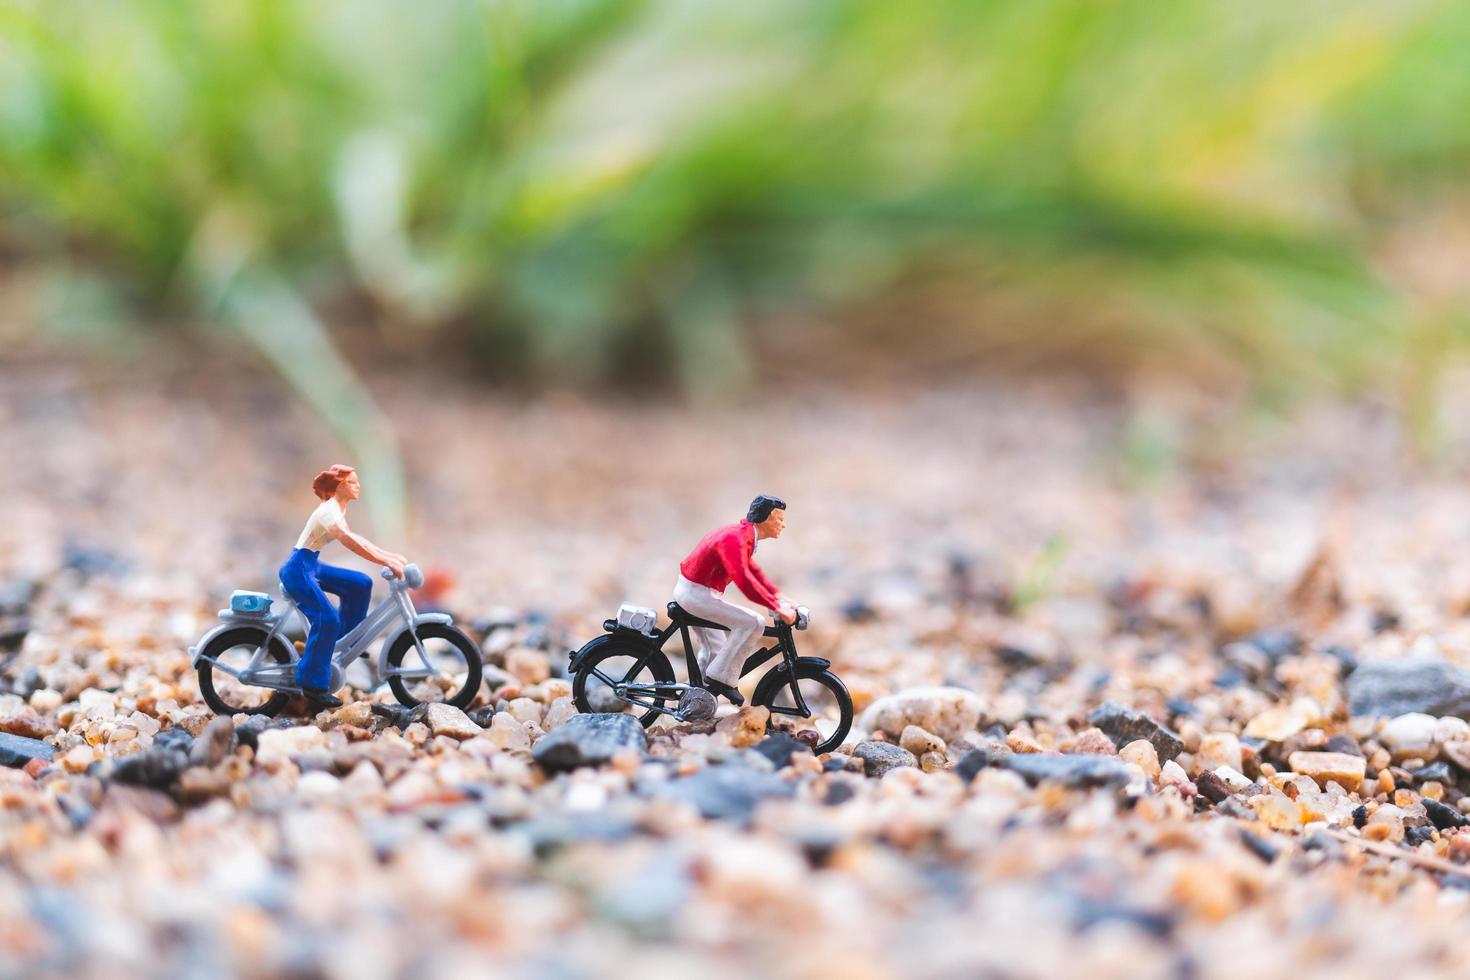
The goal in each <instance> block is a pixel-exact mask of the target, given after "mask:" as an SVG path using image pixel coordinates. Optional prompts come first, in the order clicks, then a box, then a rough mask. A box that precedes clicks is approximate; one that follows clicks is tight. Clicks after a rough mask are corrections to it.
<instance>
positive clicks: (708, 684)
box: [704, 678, 745, 708]
mask: <svg viewBox="0 0 1470 980" xmlns="http://www.w3.org/2000/svg"><path fill="white" fill-rule="evenodd" d="M704 689H705V690H706V691H708V692H710V693H711V694H714V695H717V696H719V697H723V698H724V699H725V700H726V701H729V702H730V703H731V704H733V705H735V706H736V707H737V708H738V707H740V706H741V705H742V704H744V703H745V695H743V694H741V693H740V692H739V691H737V690H735V688H733V687H731V686H730V685H729V684H725V683H722V682H720V681H717V680H714V679H713V678H708V679H706V680H705V682H704Z"/></svg>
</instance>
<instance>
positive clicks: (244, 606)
mask: <svg viewBox="0 0 1470 980" xmlns="http://www.w3.org/2000/svg"><path fill="white" fill-rule="evenodd" d="M270 609H271V597H270V596H268V595H266V594H265V593H264V592H246V591H245V590H243V589H237V590H235V591H234V592H232V593H230V611H231V612H235V613H242V614H244V615H246V616H264V615H265V614H266V613H268V612H270Z"/></svg>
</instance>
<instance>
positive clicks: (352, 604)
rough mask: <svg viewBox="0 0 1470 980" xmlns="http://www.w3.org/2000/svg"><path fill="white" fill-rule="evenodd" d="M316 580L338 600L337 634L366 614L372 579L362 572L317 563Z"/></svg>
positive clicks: (350, 630) (369, 601)
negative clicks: (339, 620) (338, 623)
mask: <svg viewBox="0 0 1470 980" xmlns="http://www.w3.org/2000/svg"><path fill="white" fill-rule="evenodd" d="M316 580H317V582H318V583H319V584H320V585H321V587H322V591H324V592H330V593H332V595H334V596H336V597H337V598H338V599H339V600H340V601H339V603H338V606H339V608H338V610H337V612H338V616H339V617H340V619H341V625H340V626H339V628H338V629H339V632H338V634H337V635H338V636H344V635H346V634H348V633H350V632H352V631H353V630H354V629H356V628H357V624H358V623H361V622H362V621H363V619H364V618H365V617H366V616H367V611H368V604H369V603H371V602H372V599H373V580H372V579H370V578H368V577H367V576H366V575H364V574H363V573H362V572H357V571H353V570H352V569H350V568H338V567H337V566H336V565H318V566H317V576H316Z"/></svg>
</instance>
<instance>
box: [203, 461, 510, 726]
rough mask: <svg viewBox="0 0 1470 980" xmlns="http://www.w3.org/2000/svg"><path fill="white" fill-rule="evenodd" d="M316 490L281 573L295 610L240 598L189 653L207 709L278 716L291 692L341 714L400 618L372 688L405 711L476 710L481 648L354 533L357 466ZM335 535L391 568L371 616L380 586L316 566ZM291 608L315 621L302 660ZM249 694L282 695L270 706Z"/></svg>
mask: <svg viewBox="0 0 1470 980" xmlns="http://www.w3.org/2000/svg"><path fill="white" fill-rule="evenodd" d="M312 491H313V492H314V493H315V494H316V495H317V497H318V498H319V499H320V500H321V501H322V502H321V504H320V505H319V506H318V507H317V509H316V510H315V511H314V512H313V513H312V515H311V517H310V519H308V520H307V522H306V527H305V529H303V530H302V532H301V537H300V538H299V539H298V540H297V542H296V548H295V549H294V550H293V551H292V552H291V557H290V558H288V559H287V560H286V563H285V564H284V565H282V566H281V572H280V576H281V591H282V594H283V596H284V597H285V599H286V602H285V603H284V605H285V606H286V607H287V608H285V609H283V611H282V612H281V613H280V614H279V615H277V616H271V615H270V606H271V598H270V597H269V596H267V595H265V594H264V593H258V592H236V593H235V594H234V595H233V596H231V603H230V606H231V607H230V609H228V610H222V611H221V612H220V619H221V620H223V622H222V623H221V624H220V625H219V626H216V627H215V628H214V629H213V630H211V631H210V632H209V633H207V634H206V635H205V636H204V637H203V639H201V640H200V641H199V643H198V644H197V645H196V646H194V647H192V648H191V650H190V652H191V654H192V655H193V663H194V666H195V668H196V670H197V671H198V674H199V690H200V693H201V694H203V696H204V700H205V702H206V703H208V704H209V706H210V707H211V708H213V709H214V710H215V711H217V712H219V713H220V714H239V713H249V714H266V715H273V714H276V713H277V712H278V711H280V710H281V708H282V707H284V706H285V703H286V701H287V700H288V698H289V697H290V695H292V694H298V695H301V696H303V697H305V698H306V699H307V700H308V701H311V702H312V703H314V704H317V705H320V706H322V707H328V708H331V707H339V706H340V705H341V704H342V701H341V700H340V699H339V698H337V697H335V696H334V695H333V693H332V692H334V691H337V690H340V689H341V687H342V685H343V684H344V683H345V682H346V668H347V666H348V665H350V664H351V663H352V662H353V661H354V660H356V659H357V658H359V657H365V656H366V655H367V648H368V647H369V646H370V645H371V644H372V643H373V641H374V640H376V639H377V638H378V636H379V635H381V634H382V633H383V632H384V630H386V629H387V628H388V627H389V626H390V624H392V623H393V622H394V621H395V620H397V621H398V623H399V629H398V631H397V632H396V633H395V634H394V636H393V637H392V639H391V640H389V641H388V642H387V643H385V644H384V645H383V647H382V650H381V652H380V654H379V658H378V662H377V663H376V664H375V665H374V664H371V663H370V664H369V670H370V672H371V688H372V689H374V690H376V689H377V688H378V687H379V686H381V684H382V683H383V681H385V680H386V681H387V683H388V685H389V687H391V688H392V690H393V693H394V695H395V696H396V697H397V698H398V700H399V701H401V702H403V703H404V704H406V705H416V704H420V703H422V702H424V701H431V700H432V701H437V700H444V701H447V702H448V703H450V704H453V705H455V706H456V707H465V706H466V705H468V704H469V703H470V701H472V700H473V699H474V697H475V694H476V693H477V692H478V690H479V686H480V675H481V658H480V650H479V647H478V646H476V644H475V642H474V640H472V639H470V638H469V637H468V636H467V635H465V633H464V632H462V631H461V630H459V629H457V628H456V627H454V626H453V625H452V620H451V618H450V617H449V616H448V615H445V614H443V613H422V614H421V613H418V612H416V611H415V609H414V607H413V602H412V600H411V599H410V598H409V595H408V590H409V589H413V588H418V587H419V586H421V585H422V584H423V575H422V574H421V573H420V572H419V570H418V568H417V567H416V566H414V565H410V564H408V562H407V559H405V558H404V557H403V556H402V555H399V554H395V553H393V552H389V551H384V550H383V549H381V548H379V547H377V546H376V545H374V544H373V543H372V542H370V541H368V540H367V539H366V538H364V537H362V536H361V535H358V534H355V533H353V532H352V531H351V530H349V529H348V527H347V521H346V516H345V509H346V505H347V504H348V503H349V502H351V501H353V500H356V499H357V498H358V496H359V495H360V494H361V492H362V490H361V486H360V484H359V483H358V479H357V474H356V472H355V471H354V470H353V469H352V467H350V466H333V467H330V468H329V469H326V470H323V471H322V472H321V473H319V474H317V477H316V479H315V480H314V481H312ZM333 538H336V539H337V540H338V541H341V542H342V543H343V544H344V545H345V546H346V547H347V548H348V549H349V550H351V551H353V552H356V553H357V554H359V555H361V556H362V557H364V558H367V559H368V560H370V561H374V562H377V563H378V564H381V565H384V566H386V567H385V568H384V570H383V578H385V579H387V581H388V583H389V595H388V597H387V598H386V599H384V600H383V601H382V602H381V603H379V604H378V606H377V607H376V608H374V609H373V610H372V611H371V612H369V610H368V603H369V602H370V601H371V599H372V588H373V584H372V579H370V578H368V577H367V576H366V575H364V574H363V573H361V572H356V571H352V570H350V569H346V568H337V567H335V566H332V565H327V564H323V563H321V562H320V561H318V558H319V556H320V553H321V547H322V545H324V544H326V543H327V542H328V541H330V540H332V539H333ZM328 592H330V593H332V594H334V595H337V596H339V597H340V599H341V608H340V611H339V610H338V609H337V608H335V607H333V605H332V603H331V601H330V600H329V599H327V597H326V594H325V593H328ZM293 605H294V606H295V607H296V608H298V609H300V611H301V613H302V614H303V615H304V616H305V617H306V620H307V622H308V623H309V624H310V631H309V633H308V635H307V640H306V646H305V651H304V653H303V655H302V656H301V657H300V658H299V660H298V658H297V657H296V649H295V647H294V646H293V645H292V644H290V643H288V642H287V641H286V639H285V636H284V635H283V630H284V627H285V624H286V621H287V619H288V618H289V615H290V607H291V606H293ZM409 650H413V651H415V653H416V655H417V659H418V660H419V664H420V665H419V666H416V667H415V666H408V667H405V665H404V659H405V657H406V656H407V654H408V651H409ZM216 671H219V672H220V673H221V674H223V675H225V677H224V679H222V687H217V686H216V684H215V672H216ZM251 688H259V689H264V690H265V691H270V692H274V693H271V694H270V695H269V696H267V697H265V699H264V700H263V701H262V700H260V695H259V694H258V693H255V692H251V691H250V689H251Z"/></svg>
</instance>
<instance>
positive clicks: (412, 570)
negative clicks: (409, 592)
mask: <svg viewBox="0 0 1470 980" xmlns="http://www.w3.org/2000/svg"><path fill="white" fill-rule="evenodd" d="M403 580H404V581H405V582H407V583H408V587H409V588H410V589H422V588H423V587H424V573H423V572H421V571H419V567H418V566H417V565H404V566H403Z"/></svg>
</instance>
